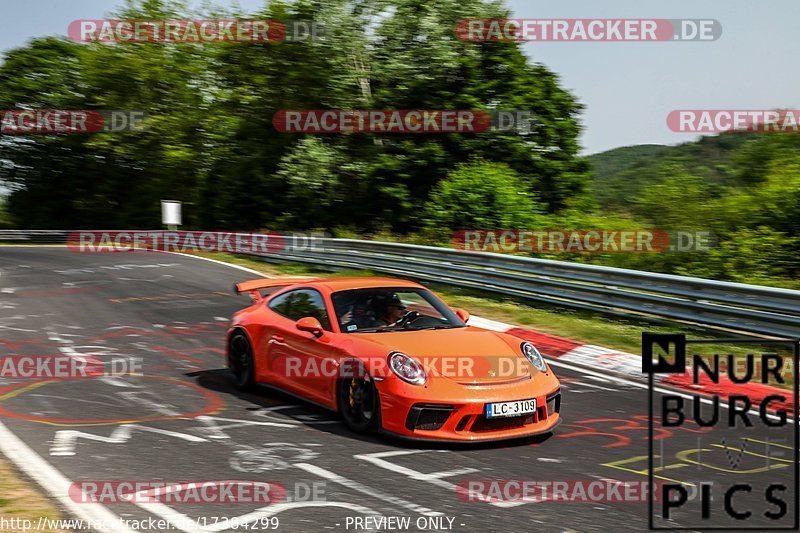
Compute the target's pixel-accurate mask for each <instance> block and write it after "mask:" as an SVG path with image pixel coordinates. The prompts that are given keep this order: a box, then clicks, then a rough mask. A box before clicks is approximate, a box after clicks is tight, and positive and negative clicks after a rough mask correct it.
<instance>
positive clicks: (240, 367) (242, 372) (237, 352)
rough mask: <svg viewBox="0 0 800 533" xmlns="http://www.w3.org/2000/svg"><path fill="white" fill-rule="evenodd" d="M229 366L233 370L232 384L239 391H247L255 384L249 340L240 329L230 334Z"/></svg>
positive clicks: (253, 364) (251, 349)
mask: <svg viewBox="0 0 800 533" xmlns="http://www.w3.org/2000/svg"><path fill="white" fill-rule="evenodd" d="M228 357H229V361H230V363H229V366H230V369H231V371H232V372H233V386H234V387H236V389H238V390H240V391H247V390H250V389H252V388H253V386H254V385H255V363H254V361H253V348H252V346H250V341H249V340H248V339H247V335H245V334H244V333H243V332H241V331H237V332H236V333H234V334H233V335H231V339H230V341H229V343H228Z"/></svg>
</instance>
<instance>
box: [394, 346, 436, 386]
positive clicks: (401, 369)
mask: <svg viewBox="0 0 800 533" xmlns="http://www.w3.org/2000/svg"><path fill="white" fill-rule="evenodd" d="M389 368H391V369H392V372H394V373H395V374H397V377H399V378H400V379H402V380H403V381H405V382H408V383H411V384H412V385H424V384H425V381H427V379H428V375H427V374H425V369H424V368H422V365H421V364H419V363H418V362H416V361H415V360H414V359H412V358H411V357H409V356H407V355H406V354H404V353H401V352H392V353H390V354H389Z"/></svg>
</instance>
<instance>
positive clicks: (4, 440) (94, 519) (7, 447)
mask: <svg viewBox="0 0 800 533" xmlns="http://www.w3.org/2000/svg"><path fill="white" fill-rule="evenodd" d="M0 451H2V452H3V453H4V454H5V456H6V457H8V458H9V460H11V461H12V462H13V463H14V464H15V465H17V468H19V469H20V470H22V471H23V472H24V473H25V474H27V475H28V476H29V477H31V478H32V479H33V480H34V481H36V482H37V483H38V484H39V485H41V487H42V488H43V489H45V490H46V491H47V492H49V493H50V495H51V496H52V497H53V498H55V499H56V500H58V502H59V503H61V505H63V506H64V507H66V508H67V509H68V510H69V511H70V512H71V513H73V514H74V515H75V516H77V517H78V518H79V519H83V520H85V521H86V522H91V526H92V527H91V529H92V530H94V531H101V532H103V533H105V532H108V533H118V532H124V533H134V531H135V530H133V529H130V528H128V527H126V526H125V524H124V523H123V522H122V519H121V518H120V517H119V516H117V515H115V514H114V513H112V512H111V511H109V510H108V509H106V508H105V506H103V505H101V504H99V503H77V502H74V501H72V498H70V496H69V488H70V486H71V485H72V482H71V481H70V480H69V479H67V478H66V477H64V475H63V474H61V472H59V471H58V470H56V469H55V468H54V467H53V466H52V465H51V464H50V463H48V462H47V461H45V460H44V459H42V458H41V457H40V456H39V454H37V453H36V452H35V451H33V450H32V449H31V448H30V447H29V446H28V445H27V444H25V443H24V442H22V440H21V439H20V438H19V437H17V436H16V435H14V434H13V433H12V432H11V430H9V429H8V428H7V427H6V426H5V425H4V424H3V423H2V422H0ZM85 525H88V524H85Z"/></svg>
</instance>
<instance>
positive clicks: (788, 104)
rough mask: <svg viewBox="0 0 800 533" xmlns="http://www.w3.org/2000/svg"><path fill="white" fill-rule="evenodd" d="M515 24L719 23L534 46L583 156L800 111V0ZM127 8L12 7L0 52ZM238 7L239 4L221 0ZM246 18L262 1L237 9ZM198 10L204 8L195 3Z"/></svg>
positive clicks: (635, 1) (585, 12) (557, 12)
mask: <svg viewBox="0 0 800 533" xmlns="http://www.w3.org/2000/svg"><path fill="white" fill-rule="evenodd" d="M506 1H507V5H508V6H509V7H510V8H511V9H512V11H513V13H514V16H515V17H517V18H668V19H692V18H694V19H701V18H702V19H708V18H711V19H716V20H718V21H719V22H720V23H721V25H722V36H721V37H720V39H719V40H717V41H713V42H651V43H643V42H619V43H614V42H550V43H543V42H529V43H526V44H525V45H524V50H525V53H526V54H527V55H528V56H529V57H530V58H531V60H532V61H535V62H540V63H543V64H545V65H546V66H547V67H549V68H550V69H551V70H553V71H554V72H556V73H557V74H558V75H559V77H560V78H561V83H562V86H563V87H565V88H566V89H568V90H569V91H570V92H572V94H574V95H575V96H576V97H577V99H578V101H580V102H581V103H582V104H583V105H584V106H585V110H584V112H583V114H582V117H581V120H582V123H583V126H584V132H583V134H582V136H581V139H580V141H581V145H582V147H583V153H584V154H592V153H597V152H601V151H604V150H608V149H611V148H616V147H619V146H630V145H636V144H678V143H682V142H687V141H691V140H694V139H695V138H696V136H695V135H693V134H687V133H674V132H672V131H670V130H669V129H668V128H667V125H666V117H667V115H668V114H669V112H670V111H672V110H675V109H773V108H790V109H798V108H800V92H798V90H797V88H798V87H800V69H798V68H797V62H796V60H797V58H798V57H800V31H798V28H797V21H798V20H800V2H798V1H797V0H769V1H766V2H754V1H753V0H661V1H659V2H655V1H648V0H549V1H540V0H506ZM122 3H123V2H122V1H121V0H25V1H21V2H20V1H16V0H4V1H3V3H2V7H0V21H2V22H0V29H1V30H2V31H0V50H7V49H9V48H14V47H17V46H22V45H24V44H25V43H26V42H27V41H29V40H30V39H32V38H33V37H37V36H42V35H64V34H65V33H66V28H67V26H68V24H69V23H70V22H71V21H73V20H76V19H100V18H104V15H105V14H107V13H108V12H110V11H113V10H114V9H115V8H117V7H118V6H119V5H121V4H122ZM214 3H216V4H218V5H223V6H230V5H231V4H232V3H233V2H232V0H215V1H214ZM237 3H238V4H239V5H240V6H241V7H242V8H243V9H244V11H246V12H249V11H253V10H255V9H257V8H259V7H260V6H261V5H263V0H239V1H238V2H237ZM194 4H195V5H199V2H197V1H195V2H194Z"/></svg>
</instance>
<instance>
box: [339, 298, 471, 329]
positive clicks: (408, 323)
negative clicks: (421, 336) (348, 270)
mask: <svg viewBox="0 0 800 533" xmlns="http://www.w3.org/2000/svg"><path fill="white" fill-rule="evenodd" d="M332 300H333V307H334V311H335V312H336V318H337V320H338V321H339V327H340V328H341V330H342V333H366V332H388V331H419V330H423V329H449V328H463V327H465V326H466V324H464V322H463V321H462V320H461V319H460V318H458V316H457V315H456V314H455V313H453V311H452V310H450V308H449V307H448V306H447V305H445V303H444V302H442V301H441V300H440V299H439V298H437V297H436V296H434V294H433V293H431V292H430V291H428V290H426V289H417V288H409V287H378V288H370V289H352V290H347V291H339V292H335V293H334V294H333V295H332Z"/></svg>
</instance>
